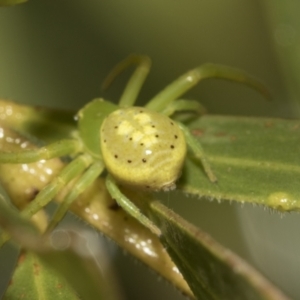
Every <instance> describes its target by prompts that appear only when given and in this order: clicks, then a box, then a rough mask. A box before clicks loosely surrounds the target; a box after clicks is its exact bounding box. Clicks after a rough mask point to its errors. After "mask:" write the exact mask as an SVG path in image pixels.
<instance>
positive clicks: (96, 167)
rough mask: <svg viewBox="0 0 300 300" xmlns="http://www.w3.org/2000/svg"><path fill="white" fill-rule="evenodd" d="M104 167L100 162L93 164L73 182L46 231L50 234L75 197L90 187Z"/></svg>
mask: <svg viewBox="0 0 300 300" xmlns="http://www.w3.org/2000/svg"><path fill="white" fill-rule="evenodd" d="M103 170H104V165H103V163H102V162H96V163H93V164H92V165H91V166H90V167H89V168H88V169H87V171H86V172H85V173H84V174H83V175H82V176H81V177H80V178H79V179H78V180H77V181H76V182H75V184H74V186H73V187H72V190H71V191H70V192H69V193H68V194H67V196H66V197H65V198H64V200H63V202H62V203H60V205H59V206H58V208H57V210H56V212H55V213H54V216H53V217H52V220H51V221H50V223H49V225H48V228H47V231H46V232H48V233H49V232H51V231H52V230H53V229H54V228H55V227H56V225H57V224H58V223H59V222H60V221H61V219H62V218H63V217H64V216H65V214H66V212H67V211H68V209H69V207H70V206H71V204H72V203H73V202H74V201H75V200H76V199H77V197H78V196H79V195H80V194H81V193H82V192H84V191H85V190H86V188H87V187H88V186H90V185H91V184H92V183H93V182H94V181H95V180H96V179H97V177H98V176H99V175H100V174H101V173H102V172H103Z"/></svg>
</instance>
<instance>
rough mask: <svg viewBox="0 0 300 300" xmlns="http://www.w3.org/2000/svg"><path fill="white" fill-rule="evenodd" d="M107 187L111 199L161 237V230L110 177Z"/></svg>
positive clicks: (107, 179) (107, 180)
mask: <svg viewBox="0 0 300 300" xmlns="http://www.w3.org/2000/svg"><path fill="white" fill-rule="evenodd" d="M106 187H107V189H108V191H109V193H110V195H111V197H112V198H113V199H115V200H116V201H117V203H118V204H119V205H120V206H121V207H122V208H123V209H124V210H125V211H126V212H127V213H128V214H129V215H131V216H132V217H134V218H135V219H137V220H138V221H139V222H140V223H142V224H143V225H144V226H146V227H147V228H148V229H150V231H151V232H152V233H154V234H155V235H157V236H160V235H161V231H160V229H159V228H158V227H157V226H156V225H155V224H154V223H153V222H152V221H151V220H150V219H148V218H147V217H146V216H145V215H143V214H142V212H141V211H140V209H139V208H138V207H137V206H136V205H135V204H134V203H132V202H131V201H130V200H129V199H128V198H127V197H126V196H125V195H124V194H122V192H121V191H120V189H119V188H118V186H117V184H116V182H115V181H114V179H113V178H112V177H111V176H110V175H108V176H107V177H106Z"/></svg>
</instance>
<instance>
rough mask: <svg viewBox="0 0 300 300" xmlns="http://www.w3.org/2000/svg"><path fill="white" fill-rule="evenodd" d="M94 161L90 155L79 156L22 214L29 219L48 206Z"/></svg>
mask: <svg viewBox="0 0 300 300" xmlns="http://www.w3.org/2000/svg"><path fill="white" fill-rule="evenodd" d="M92 161H93V159H92V157H91V156H90V155H88V154H87V155H85V154H83V155H79V156H78V157H77V158H75V159H74V160H73V161H71V162H70V163H69V164H68V165H67V166H66V167H65V168H64V169H63V170H62V171H61V172H60V173H59V174H58V175H57V177H56V178H55V179H54V180H53V181H51V182H50V183H49V184H48V185H46V186H45V187H44V188H43V189H42V190H41V191H40V192H39V193H38V195H37V196H36V197H35V198H34V200H33V201H32V202H30V203H29V204H28V205H27V206H26V207H25V208H24V210H22V212H21V214H22V215H23V216H25V217H28V218H30V217H32V216H33V215H34V214H35V213H37V212H38V211H39V210H40V209H42V208H43V207H44V206H46V205H47V204H48V203H49V202H50V201H51V200H52V199H53V198H54V197H55V196H56V195H57V194H58V192H59V191H60V190H61V189H62V188H63V187H64V186H65V185H66V184H67V183H69V182H70V181H71V180H72V179H74V178H75V177H77V176H78V175H80V174H81V173H82V172H83V171H84V170H85V169H86V168H87V167H88V166H89V165H90V164H91V163H92Z"/></svg>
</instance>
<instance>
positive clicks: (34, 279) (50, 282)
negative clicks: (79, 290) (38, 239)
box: [4, 252, 79, 300]
mask: <svg viewBox="0 0 300 300" xmlns="http://www.w3.org/2000/svg"><path fill="white" fill-rule="evenodd" d="M62 296H63V299H66V300H68V299H70V300H74V299H79V297H78V296H77V295H76V293H75V292H74V291H73V290H71V289H70V288H69V286H68V284H67V282H66V280H65V279H64V278H63V277H62V276H60V274H59V273H57V272H55V271H54V270H53V269H52V268H49V266H47V265H45V263H43V262H42V261H41V260H40V259H39V258H38V257H37V256H36V255H35V254H33V253H30V252H27V253H22V254H21V256H20V258H19V261H18V265H17V268H16V271H15V273H14V275H13V277H12V280H11V283H10V285H9V287H8V289H7V291H6V294H5V296H4V299H5V300H10V299H24V300H26V299H28V300H34V299H43V300H47V299H49V300H52V299H62Z"/></svg>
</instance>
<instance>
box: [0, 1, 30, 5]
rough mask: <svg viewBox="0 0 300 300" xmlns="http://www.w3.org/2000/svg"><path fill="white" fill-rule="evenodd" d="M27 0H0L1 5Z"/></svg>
mask: <svg viewBox="0 0 300 300" xmlns="http://www.w3.org/2000/svg"><path fill="white" fill-rule="evenodd" d="M26 1H27V0H0V6H11V5H17V4H20V3H24V2H26Z"/></svg>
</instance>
